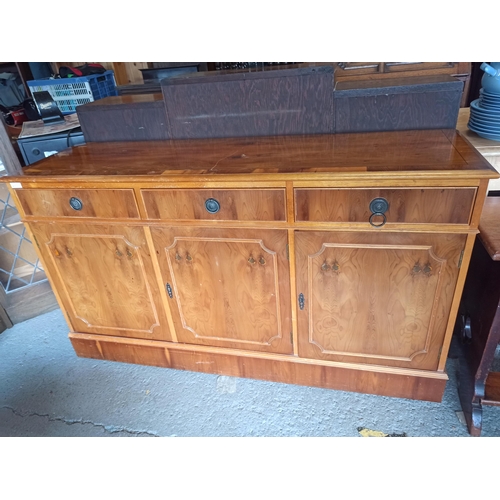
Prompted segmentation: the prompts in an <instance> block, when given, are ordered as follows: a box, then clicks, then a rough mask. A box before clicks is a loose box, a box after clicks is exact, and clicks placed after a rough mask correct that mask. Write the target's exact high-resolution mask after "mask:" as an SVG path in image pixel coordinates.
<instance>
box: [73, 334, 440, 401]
mask: <svg viewBox="0 0 500 500" xmlns="http://www.w3.org/2000/svg"><path fill="white" fill-rule="evenodd" d="M70 340H71V343H72V345H73V348H74V349H75V351H76V353H77V354H78V356H81V357H84V358H92V359H102V360H110V361H120V362H123V363H135V364H140V365H151V366H160V367H165V368H174V369H176V370H190V371H197V372H203V373H216V374H220V375H229V376H232V377H249V378H255V379H261V380H271V381H273V382H282V383H286V384H298V385H306V386H313V387H323V388H326V389H336V390H342V391H353V392H363V393H366V392H368V393H370V394H377V395H380V396H391V397H402V398H411V399H417V400H418V399H420V400H425V401H434V402H440V401H441V399H442V397H443V392H444V389H445V386H446V380H447V378H448V377H447V376H446V375H445V374H443V373H441V374H435V373H433V372H425V371H416V370H414V371H412V372H405V371H394V372H390V371H387V369H386V370H377V369H376V368H377V367H360V366H356V365H353V364H343V363H330V364H327V363H320V362H312V363H311V362H310V360H307V359H301V358H296V357H293V356H280V355H272V357H271V355H264V354H261V355H260V356H259V355H258V354H257V353H253V352H249V351H236V350H230V349H219V350H213V349H209V348H203V347H201V346H198V347H197V349H196V350H189V349H186V348H184V346H183V344H169V343H167V342H154V343H152V342H147V341H135V339H134V340H131V341H128V342H127V343H124V342H122V341H121V340H120V339H118V338H116V337H97V336H92V335H81V334H70ZM129 342H130V343H129ZM132 342H133V343H132Z"/></svg>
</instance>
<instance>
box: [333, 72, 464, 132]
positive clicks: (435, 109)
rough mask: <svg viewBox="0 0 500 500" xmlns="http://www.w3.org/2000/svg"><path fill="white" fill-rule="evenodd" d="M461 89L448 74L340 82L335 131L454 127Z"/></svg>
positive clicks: (336, 103)
mask: <svg viewBox="0 0 500 500" xmlns="http://www.w3.org/2000/svg"><path fill="white" fill-rule="evenodd" d="M462 90H463V82H460V81H459V80H456V79H454V78H452V77H447V76H435V77H415V78H398V79H396V78H395V79H385V80H379V81H375V80H369V81H361V82H355V81H353V82H339V83H338V84H337V85H336V88H335V92H334V109H335V132H336V133H346V132H375V131H384V130H412V129H438V128H453V129H454V128H455V124H456V122H457V118H458V111H459V109H460V99H461V96H462Z"/></svg>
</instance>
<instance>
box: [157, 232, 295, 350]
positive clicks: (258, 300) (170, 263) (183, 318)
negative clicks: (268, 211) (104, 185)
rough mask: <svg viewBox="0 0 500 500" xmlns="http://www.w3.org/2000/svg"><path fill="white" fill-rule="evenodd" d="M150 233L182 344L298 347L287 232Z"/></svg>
mask: <svg viewBox="0 0 500 500" xmlns="http://www.w3.org/2000/svg"><path fill="white" fill-rule="evenodd" d="M151 232H152V235H153V241H154V244H155V247H156V252H157V254H158V257H159V262H160V268H161V272H162V274H163V278H164V281H165V287H166V289H167V291H168V294H169V296H170V300H169V304H170V309H171V312H172V317H173V321H174V324H175V329H176V333H177V339H178V341H179V342H186V343H191V344H202V345H210V346H219V347H230V348H235V349H249V350H256V351H268V352H274V353H291V352H292V342H291V332H292V326H291V307H290V282H289V266H288V261H287V249H286V245H287V232H286V231H280V230H255V229H223V230H219V229H211V228H210V229H209V228H196V227H191V228H186V227H182V228H180V227H172V228H170V227H168V228H167V227H152V228H151Z"/></svg>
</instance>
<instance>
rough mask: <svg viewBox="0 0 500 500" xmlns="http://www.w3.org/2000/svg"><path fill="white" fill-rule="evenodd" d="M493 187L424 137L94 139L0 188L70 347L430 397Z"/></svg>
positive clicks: (436, 134) (442, 141)
mask: <svg viewBox="0 0 500 500" xmlns="http://www.w3.org/2000/svg"><path fill="white" fill-rule="evenodd" d="M495 177H498V174H497V173H496V172H495V171H494V170H493V169H492V168H491V166H490V165H489V164H488V163H487V162H486V160H484V158H483V157H482V156H481V155H480V154H479V153H478V152H477V151H475V150H474V148H472V146H471V145H470V144H469V143H468V142H467V141H466V140H464V139H463V138H462V137H461V136H460V135H459V134H456V133H455V132H454V131H453V130H435V131H429V130H425V131H408V132H394V133H374V134H346V135H318V136H296V137H293V138H292V137H290V136H287V137H262V138H255V137H253V138H242V139H227V140H221V139H210V140H175V141H167V142H158V141H157V142H142V143H120V142H117V143H91V144H87V145H86V146H83V147H78V148H74V149H73V150H72V151H71V152H66V153H64V152H63V153H60V154H58V155H55V156H53V157H50V158H47V160H44V161H42V162H40V163H39V164H37V165H36V166H33V167H31V168H30V169H28V170H27V175H26V176H24V177H9V178H7V179H5V182H9V189H10V192H11V194H12V196H13V199H14V200H15V201H16V204H18V205H19V207H20V213H21V216H22V217H23V220H25V221H27V222H28V224H29V227H30V228H31V229H32V231H33V234H34V235H35V237H36V242H37V245H38V247H39V249H40V255H41V257H42V261H43V264H44V269H45V270H46V272H47V275H48V277H49V279H50V282H51V284H52V286H53V288H54V290H55V292H56V295H57V297H58V300H59V302H60V304H61V307H62V308H63V311H64V314H65V315H66V318H67V321H68V324H69V326H70V330H71V332H73V333H72V336H71V338H72V341H73V344H74V345H75V349H76V350H77V352H78V353H79V354H80V355H83V356H90V357H96V358H98V359H114V360H119V361H127V362H134V363H145V364H156V365H158V366H170V367H174V368H181V369H198V370H203V371H207V372H209V373H221V374H226V375H233V374H234V375H241V376H255V377H258V378H264V379H267V380H277V381H282V382H290V383H305V384H310V385H317V386H319V387H331V388H337V389H345V390H354V391H362V392H368V393H372V394H384V395H392V396H398V397H409V398H417V399H427V400H430V401H435V400H439V399H440V398H441V396H442V391H443V389H444V384H445V381H446V378H447V377H446V374H445V373H444V365H445V362H446V356H447V352H448V348H449V342H450V339H451V331H452V329H453V325H454V321H455V315H456V312H457V310H458V304H459V301H460V294H461V290H462V286H463V282H464V280H465V274H466V272H467V267H468V263H469V258H470V253H471V250H472V244H473V242H474V238H475V235H476V233H477V225H478V223H479V216H480V213H481V209H482V203H483V201H484V197H485V194H486V189H487V182H488V179H490V178H495ZM32 192H34V193H36V192H39V193H40V195H36V194H35V195H32V194H30V193H32ZM46 192H49V193H52V194H51V195H50V196H47V195H46ZM86 193H87V194H88V193H93V194H92V196H90V197H88V198H85V199H83V198H82V201H83V205H84V208H83V209H82V212H83V211H84V210H85V207H87V206H88V207H89V209H88V211H87V212H86V215H83V216H74V217H72V216H70V215H67V214H68V212H67V211H66V212H65V210H68V207H69V203H68V202H69V199H68V196H70V197H71V196H76V195H77V194H81V195H82V196H83V195H85V194H86ZM116 193H129V195H127V196H128V198H126V199H125V198H124V199H120V197H118V198H117V197H116ZM318 193H319V196H318ZM332 193H334V196H331V195H332ZM296 195H297V196H296ZM382 195H383V196H386V197H387V198H388V200H389V202H390V212H388V214H387V215H388V217H390V221H389V222H388V223H387V224H385V225H383V226H382V227H373V226H371V225H370V224H369V223H368V222H366V220H363V218H365V217H366V210H367V208H366V205H367V204H368V205H369V203H370V201H371V200H372V196H373V197H377V196H382ZM37 196H38V197H37ZM207 198H215V199H216V200H217V201H218V202H219V203H220V210H219V211H218V212H216V213H215V214H209V213H208V212H207V210H206V208H205V201H206V200H207ZM116 200H117V201H116ZM120 200H121V201H120ZM66 203H68V205H66ZM110 207H112V209H111V208H110ZM70 210H72V209H70ZM69 213H70V214H71V212H69ZM462 252H463V253H462ZM301 294H302V295H303V301H302V299H301V297H300V296H301ZM99 339H102V342H101V341H100V340H99Z"/></svg>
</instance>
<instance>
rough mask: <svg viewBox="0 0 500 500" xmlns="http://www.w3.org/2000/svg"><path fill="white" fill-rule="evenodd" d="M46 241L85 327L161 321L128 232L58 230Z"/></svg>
mask: <svg viewBox="0 0 500 500" xmlns="http://www.w3.org/2000/svg"><path fill="white" fill-rule="evenodd" d="M46 246H47V248H48V253H49V255H50V257H51V259H52V263H53V265H54V268H55V269H56V272H57V274H58V276H59V279H60V282H61V283H62V286H63V287H64V289H65V293H66V295H67V297H68V303H69V308H70V309H71V313H72V315H73V317H74V318H75V319H77V320H79V321H81V323H83V325H81V331H86V328H85V327H87V328H92V329H96V328H99V329H102V330H109V331H110V333H111V331H113V330H123V331H131V332H145V333H152V332H153V329H154V328H156V327H158V326H159V325H160V323H159V319H158V314H157V310H156V307H155V303H154V300H153V296H152V291H151V288H150V285H149V283H148V279H147V273H146V270H145V268H144V262H143V260H142V257H141V252H140V249H139V247H137V246H135V245H134V244H133V243H131V242H130V241H129V240H127V238H126V237H125V236H123V235H101V234H69V233H68V234H66V233H54V234H52V237H51V239H50V241H48V242H47V243H46Z"/></svg>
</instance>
